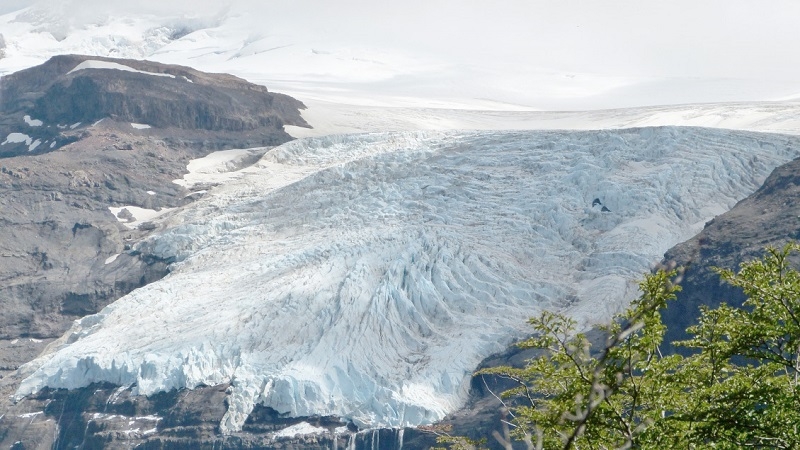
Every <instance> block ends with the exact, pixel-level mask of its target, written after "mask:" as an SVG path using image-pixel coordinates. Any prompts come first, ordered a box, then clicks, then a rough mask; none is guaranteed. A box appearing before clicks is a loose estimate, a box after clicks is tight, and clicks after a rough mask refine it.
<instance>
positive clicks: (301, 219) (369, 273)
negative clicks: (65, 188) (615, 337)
mask: <svg viewBox="0 0 800 450" xmlns="http://www.w3.org/2000/svg"><path fill="white" fill-rule="evenodd" d="M793 139H794V138H790V137H787V136H780V135H767V134H756V133H746V132H735V131H728V130H711V129H699V128H675V127H664V128H642V129H630V130H618V131H586V132H553V131H547V132H535V131H534V132H531V131H526V132H446V133H445V132H427V133H422V132H420V133H413V132H397V133H378V134H367V135H349V136H331V137H325V138H309V139H304V140H298V141H293V142H290V143H287V144H284V145H282V146H280V147H277V148H275V149H272V150H270V151H269V152H267V153H266V154H265V155H264V157H263V158H262V159H261V161H260V162H259V163H258V164H257V165H256V166H255V167H254V168H251V169H250V172H249V173H248V174H246V175H244V176H242V177H241V178H239V179H236V180H234V181H231V182H230V183H228V184H226V185H223V186H221V187H219V188H217V189H215V190H213V191H211V192H210V193H209V194H208V195H207V196H206V197H205V198H203V199H201V200H199V201H197V202H196V203H194V204H192V205H190V206H189V207H187V208H184V209H182V210H178V211H175V212H173V213H171V214H169V215H167V216H165V217H163V218H160V219H159V220H161V221H162V222H163V223H164V224H166V225H167V228H166V230H165V231H164V232H162V233H160V234H158V235H157V236H153V237H152V238H150V239H149V240H147V241H145V242H143V243H141V245H140V248H139V250H145V251H147V252H149V253H154V254H157V255H160V256H162V257H173V258H176V260H177V262H176V263H175V264H174V265H173V267H172V271H171V273H170V275H168V276H167V277H166V278H164V279H162V280H160V281H158V282H155V283H152V284H150V285H147V286H145V287H143V288H141V289H138V290H135V291H133V292H132V293H130V294H129V295H127V296H125V297H123V298H122V299H120V300H118V301H116V302H115V303H113V304H111V305H109V306H108V307H106V308H105V309H103V310H102V311H101V312H99V313H98V314H95V315H92V316H88V317H85V318H83V319H81V320H78V321H76V323H75V324H74V326H73V327H72V329H71V330H70V331H69V332H68V333H66V334H65V335H64V336H63V337H62V338H61V339H60V340H59V341H57V342H56V344H55V345H52V346H51V351H50V352H49V353H47V354H45V355H43V356H41V357H39V358H38V359H36V360H34V361H33V362H31V363H29V364H28V365H26V366H25V367H23V368H22V369H21V370H22V371H23V372H24V373H25V374H27V378H26V379H25V380H24V381H23V383H22V384H21V386H20V388H19V390H18V392H17V394H16V395H17V397H19V398H21V397H24V396H25V395H29V394H31V393H34V392H37V391H38V390H40V389H42V388H44V387H46V386H47V387H51V388H79V387H83V386H87V385H89V384H90V383H92V382H100V381H105V382H110V383H115V384H118V385H126V386H128V385H130V386H134V391H135V393H138V394H145V395H147V394H152V393H155V392H158V391H162V390H169V389H172V388H184V387H185V388H193V387H196V386H199V385H216V384H220V383H231V385H232V388H231V392H230V397H229V401H228V403H229V409H228V412H227V414H226V415H225V418H224V419H223V423H222V424H221V429H222V430H223V431H224V432H234V431H236V430H239V429H241V427H242V425H243V423H244V421H245V420H246V418H247V415H248V414H249V413H250V412H251V411H252V408H253V407H254V405H255V404H258V403H260V404H264V405H266V406H269V407H271V408H274V409H276V410H277V411H280V412H286V413H290V414H292V415H295V416H304V415H314V414H320V415H337V416H341V417H344V418H347V419H350V420H353V421H354V422H355V423H356V424H358V425H359V426H362V427H377V426H414V425H420V424H425V423H430V422H433V421H436V420H438V419H441V418H442V417H443V416H444V415H445V414H447V413H448V412H451V411H453V410H454V409H456V408H458V407H459V406H461V405H462V404H463V402H464V401H465V400H466V398H467V393H468V386H469V378H470V373H471V372H472V371H473V370H474V369H475V367H476V366H477V365H478V364H479V362H480V361H481V360H482V359H484V358H485V357H487V356H489V355H490V354H492V353H495V352H497V351H500V350H503V349H504V347H506V346H507V345H508V344H510V343H511V342H512V341H513V340H514V339H517V338H519V337H521V336H523V335H525V334H526V333H527V332H528V329H527V327H526V319H527V318H528V317H530V316H533V315H536V314H537V313H538V312H539V311H541V310H543V309H550V310H560V311H566V312H568V313H569V314H571V315H573V316H574V317H576V318H577V319H579V321H581V322H582V323H584V324H587V323H591V322H596V321H600V320H604V319H607V318H609V317H610V316H611V315H612V314H613V313H615V312H617V311H619V309H620V308H622V307H624V306H625V305H626V303H627V302H628V301H629V300H630V299H631V298H633V297H634V296H635V295H636V283H635V282H636V280H637V279H638V278H639V277H640V276H641V274H642V273H643V272H645V271H647V270H648V269H649V268H650V266H651V265H652V264H653V263H655V262H656V261H658V260H659V259H660V257H661V255H662V254H663V252H664V251H665V250H667V249H668V248H669V247H671V246H672V245H674V244H676V243H678V242H680V241H682V240H684V239H687V238H689V237H690V236H692V235H693V234H694V233H696V232H697V231H698V230H699V229H700V228H702V226H703V223H704V222H705V221H706V220H708V219H710V218H711V217H713V216H714V215H716V214H719V213H722V212H724V211H726V210H728V209H729V208H730V207H732V206H733V205H734V204H735V202H737V201H738V200H740V199H741V198H743V197H744V196H746V195H747V194H749V193H750V192H752V191H754V190H755V189H756V188H757V187H758V186H759V185H760V183H761V182H762V181H763V180H764V178H765V177H766V176H767V175H768V174H769V172H770V171H771V170H772V169H773V168H774V167H776V166H778V165H780V164H782V163H784V162H786V161H788V160H790V159H791V158H794V157H796V156H798V150H797V148H796V147H795V142H794V141H793ZM594 199H598V200H599V202H600V203H601V204H602V205H603V206H605V207H606V209H607V211H603V210H602V209H601V208H600V207H599V205H598V204H597V202H594ZM593 203H595V204H594V205H593Z"/></svg>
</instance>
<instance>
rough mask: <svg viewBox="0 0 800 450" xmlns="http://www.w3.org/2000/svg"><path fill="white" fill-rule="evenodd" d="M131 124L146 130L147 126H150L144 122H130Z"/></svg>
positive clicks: (138, 128)
mask: <svg viewBox="0 0 800 450" xmlns="http://www.w3.org/2000/svg"><path fill="white" fill-rule="evenodd" d="M131 126H132V127H133V128H136V129H137V130H146V129H148V128H152V127H151V126H150V125H147V124H144V123H131Z"/></svg>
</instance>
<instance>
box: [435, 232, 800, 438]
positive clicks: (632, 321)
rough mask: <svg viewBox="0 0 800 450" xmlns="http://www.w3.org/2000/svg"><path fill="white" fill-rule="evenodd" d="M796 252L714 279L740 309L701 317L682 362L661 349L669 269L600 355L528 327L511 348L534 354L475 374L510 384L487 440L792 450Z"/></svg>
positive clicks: (798, 300)
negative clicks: (734, 292) (502, 416)
mask: <svg viewBox="0 0 800 450" xmlns="http://www.w3.org/2000/svg"><path fill="white" fill-rule="evenodd" d="M798 250H800V245H799V244H797V243H790V244H788V245H786V246H785V247H784V248H783V249H782V250H776V249H772V248H770V249H767V252H766V254H765V256H764V257H763V258H762V259H760V260H756V261H752V262H748V263H745V264H742V266H741V270H740V271H739V272H738V273H734V272H732V271H730V270H718V273H719V274H720V276H721V277H722V279H723V280H725V281H726V282H728V283H730V284H732V285H733V286H737V287H740V288H741V289H742V290H743V291H744V293H745V294H746V296H747V301H746V302H745V304H744V305H743V307H741V308H735V307H731V306H728V305H724V304H723V305H722V306H720V307H718V308H716V309H710V308H703V309H702V310H701V316H700V318H699V320H698V324H697V325H696V326H693V327H690V328H689V329H688V330H687V331H688V332H689V334H690V335H691V336H692V337H691V339H689V340H687V341H684V342H680V343H678V344H679V345H683V346H686V347H689V348H692V349H694V350H695V353H694V354H693V355H692V356H689V357H685V358H684V357H681V356H679V355H668V356H664V355H662V354H661V353H660V351H659V345H660V344H661V343H662V341H663V338H664V333H665V331H666V327H665V326H664V324H663V323H662V322H661V315H660V312H659V311H660V310H662V309H663V308H665V307H666V306H667V302H668V301H670V300H673V299H674V298H675V297H676V292H677V291H679V290H680V287H679V286H678V285H676V284H674V283H673V282H672V280H673V279H674V277H675V276H676V272H675V271H669V272H666V271H658V272H656V273H654V274H650V275H647V276H646V277H645V279H644V280H643V281H642V282H641V283H640V289H641V292H642V294H641V296H640V298H639V299H638V300H636V301H634V302H633V303H632V304H631V306H630V308H629V309H628V310H626V311H625V312H624V313H622V314H621V315H619V316H617V318H616V320H615V321H613V322H612V323H611V324H610V325H607V326H605V327H603V328H602V330H603V332H604V333H605V335H606V336H608V338H607V342H606V343H605V345H604V346H602V348H600V349H598V350H593V349H592V347H591V343H590V341H589V339H588V338H587V336H586V335H585V334H583V333H578V332H576V323H575V322H574V321H573V320H571V319H569V318H567V317H564V316H562V315H558V314H554V313H551V312H544V313H542V314H541V316H539V317H537V318H534V319H531V320H530V323H531V325H532V326H533V328H534V330H535V335H534V337H532V338H530V339H528V340H526V341H524V342H522V343H520V344H519V346H520V347H522V348H525V349H540V350H541V355H540V356H538V357H535V358H533V359H531V360H529V361H528V362H527V365H526V366H525V367H524V368H513V367H496V368H491V369H486V370H482V371H480V372H479V373H478V374H479V375H489V374H491V375H495V376H503V377H508V378H511V379H513V380H514V381H516V383H517V387H516V388H514V389H512V390H510V391H507V392H505V393H503V394H502V396H503V398H504V399H506V400H505V402H506V403H508V404H509V405H512V406H510V407H509V409H508V414H509V416H510V417H511V419H510V420H509V421H504V423H507V424H510V425H511V426H512V427H513V428H512V429H511V430H510V432H509V431H508V428H506V429H505V432H504V435H500V434H499V433H497V432H495V438H496V439H497V440H498V442H500V443H501V444H502V445H503V446H504V447H505V448H507V449H510V448H511V440H512V439H516V440H519V441H523V442H525V443H526V446H527V447H528V448H529V449H534V448H536V449H541V448H545V449H555V448H563V449H573V448H574V449H584V448H589V449H625V448H641V449H646V448H653V449H661V448H668V447H676V448H717V449H738V448H745V447H755V448H778V449H784V448H786V449H788V448H800V387H799V383H798V381H800V274H799V273H798V272H797V270H795V269H793V268H792V267H791V266H790V263H789V261H790V255H791V254H792V253H793V252H797V251H798ZM505 426H507V425H504V427H505ZM447 439H449V442H450V443H451V444H454V445H452V448H461V449H467V448H469V449H477V448H480V447H481V444H480V443H477V442H474V441H468V440H464V439H463V438H452V437H450V438H446V439H445V440H443V441H442V442H443V443H447V442H448V441H447ZM459 439H460V440H459Z"/></svg>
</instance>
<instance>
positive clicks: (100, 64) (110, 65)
mask: <svg viewBox="0 0 800 450" xmlns="http://www.w3.org/2000/svg"><path fill="white" fill-rule="evenodd" d="M86 69H107V70H123V71H125V72H136V73H143V74H145V75H155V76H159V77H167V78H175V75H170V74H168V73H157V72H146V71H144V70H138V69H134V68H133V67H130V66H126V65H123V64H119V63H115V62H110V61H98V60H94V59H87V60H86V61H84V62H82V63H80V64H78V65H77V66H75V68H74V69H72V70H70V71H69V72H67V73H68V74H70V73H73V72H77V71H79V70H86Z"/></svg>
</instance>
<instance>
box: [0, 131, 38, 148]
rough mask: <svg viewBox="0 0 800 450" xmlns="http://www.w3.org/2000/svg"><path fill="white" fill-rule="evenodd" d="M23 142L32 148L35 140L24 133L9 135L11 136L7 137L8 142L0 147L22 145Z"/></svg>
mask: <svg viewBox="0 0 800 450" xmlns="http://www.w3.org/2000/svg"><path fill="white" fill-rule="evenodd" d="M23 142H24V143H25V145H28V146H30V145H31V144H32V143H33V139H32V138H31V137H30V136H28V135H27V134H24V133H9V135H8V136H6V140H5V141H3V142H2V143H0V145H6V144H21V143H23Z"/></svg>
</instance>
